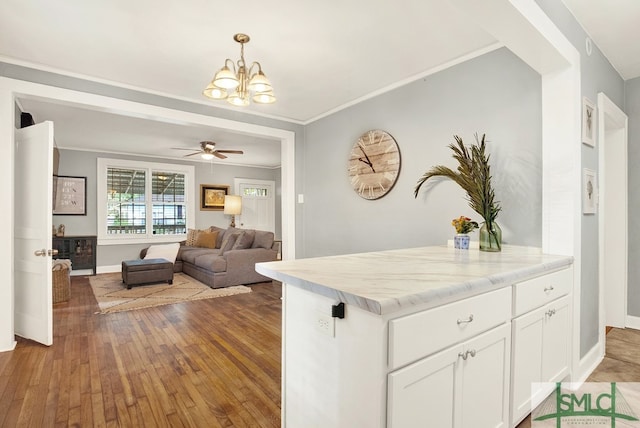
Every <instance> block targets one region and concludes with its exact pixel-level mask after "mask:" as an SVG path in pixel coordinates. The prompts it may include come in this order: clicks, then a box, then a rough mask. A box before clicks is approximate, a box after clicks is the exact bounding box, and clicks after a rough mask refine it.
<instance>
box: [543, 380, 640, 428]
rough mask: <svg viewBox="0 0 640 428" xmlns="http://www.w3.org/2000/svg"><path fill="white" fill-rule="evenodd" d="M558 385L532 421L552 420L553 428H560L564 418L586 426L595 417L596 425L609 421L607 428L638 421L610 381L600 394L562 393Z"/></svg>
mask: <svg viewBox="0 0 640 428" xmlns="http://www.w3.org/2000/svg"><path fill="white" fill-rule="evenodd" d="M561 385H562V384H561V383H560V382H558V383H556V387H555V389H554V392H553V393H552V394H551V395H550V396H549V397H548V398H547V399H546V400H545V401H544V402H543V403H542V404H541V405H540V407H538V408H537V409H536V410H535V412H534V415H532V417H533V420H534V421H544V420H549V419H555V421H556V428H561V426H562V425H561V423H562V422H561V421H562V419H563V418H565V421H567V422H569V420H568V418H570V419H571V422H574V423H575V422H580V421H582V422H583V423H584V424H585V425H593V424H594V419H595V418H598V419H600V422H599V424H602V423H604V422H605V421H606V420H607V419H608V420H609V421H610V425H609V426H610V427H612V428H615V426H616V419H624V420H627V421H637V420H638V418H637V417H636V415H635V413H634V412H633V410H632V409H631V406H630V405H629V403H628V402H627V400H625V398H624V396H623V395H622V393H621V392H620V390H619V389H618V387H617V386H616V382H611V388H610V390H609V391H607V392H602V393H599V394H594V393H592V392H591V393H582V394H581V393H578V392H565V391H563V390H562V388H561ZM538 415H540V416H538Z"/></svg>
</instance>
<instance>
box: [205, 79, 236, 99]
mask: <svg viewBox="0 0 640 428" xmlns="http://www.w3.org/2000/svg"><path fill="white" fill-rule="evenodd" d="M202 93H203V94H204V95H205V96H207V97H209V98H213V99H214V100H224V99H225V98H227V96H228V95H229V94H228V93H227V91H226V90H225V89H223V88H218V87H217V86H215V85H214V84H213V82H211V83H209V84H208V85H207V87H206V88H205V89H204V91H202Z"/></svg>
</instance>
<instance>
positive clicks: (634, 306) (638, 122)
mask: <svg viewBox="0 0 640 428" xmlns="http://www.w3.org/2000/svg"><path fill="white" fill-rule="evenodd" d="M625 93H626V99H625V106H624V111H625V113H627V116H628V117H629V140H628V154H629V159H628V162H629V165H628V170H629V195H628V196H629V200H628V202H629V277H628V283H629V287H628V293H627V298H628V309H629V315H633V316H636V317H640V264H638V263H637V261H638V260H640V243H638V237H640V224H638V222H636V221H633V220H634V218H633V216H632V215H633V213H637V212H640V194H639V193H638V191H637V188H636V187H635V184H637V183H640V170H639V169H638V165H640V77H638V78H635V79H632V80H627V81H626V83H625Z"/></svg>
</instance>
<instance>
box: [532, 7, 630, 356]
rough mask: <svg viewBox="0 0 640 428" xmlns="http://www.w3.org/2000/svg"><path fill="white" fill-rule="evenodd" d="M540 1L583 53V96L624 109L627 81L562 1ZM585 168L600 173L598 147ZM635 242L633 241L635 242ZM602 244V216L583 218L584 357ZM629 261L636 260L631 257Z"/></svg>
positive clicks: (586, 149)
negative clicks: (589, 45)
mask: <svg viewBox="0 0 640 428" xmlns="http://www.w3.org/2000/svg"><path fill="white" fill-rule="evenodd" d="M536 1H537V3H538V4H539V5H540V7H541V8H542V9H543V10H544V12H545V13H546V14H547V16H549V18H550V19H551V20H552V21H553V22H554V23H555V24H556V26H557V27H558V28H559V29H560V31H562V33H563V34H564V35H565V36H566V37H567V39H569V41H570V42H571V43H572V44H573V45H574V46H575V48H576V49H577V50H578V52H580V71H581V85H582V96H585V97H587V98H589V99H590V100H591V101H593V102H594V103H596V101H597V94H598V92H604V93H605V94H607V96H608V97H609V98H610V99H611V100H612V101H613V102H614V103H616V105H618V107H620V108H624V98H625V95H624V81H623V80H622V78H621V77H620V75H619V74H618V73H617V72H616V70H615V69H614V68H613V67H612V66H611V64H610V63H609V61H608V60H607V59H606V58H605V57H604V55H603V54H602V52H601V51H600V50H599V49H598V47H597V46H596V45H595V44H593V52H592V54H591V56H588V55H587V53H586V48H585V39H586V37H587V33H586V32H585V31H584V29H583V28H582V27H581V26H580V24H579V23H578V22H577V21H576V20H575V18H574V17H573V15H571V13H570V12H569V10H568V9H567V8H566V6H565V5H564V3H562V2H560V1H558V0H536ZM582 167H583V168H589V169H592V170H594V171H597V170H598V150H597V145H596V147H590V146H586V145H582ZM630 188H631V187H630ZM630 218H631V217H630ZM630 232H631V230H630ZM631 236H633V235H631ZM631 241H633V240H632V239H631V240H630V242H631ZM598 245H599V243H598V215H597V214H596V215H592V214H591V215H583V216H582V270H581V277H582V284H581V286H582V287H581V293H582V294H581V296H580V308H581V320H580V356H581V357H582V356H584V355H585V354H586V353H587V352H588V351H589V350H590V349H592V348H593V347H594V346H595V345H596V344H597V343H598V328H599V326H598V298H599V292H598ZM629 260H632V259H631V258H629ZM639 303H640V302H639Z"/></svg>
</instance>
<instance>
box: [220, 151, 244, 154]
mask: <svg viewBox="0 0 640 428" xmlns="http://www.w3.org/2000/svg"><path fill="white" fill-rule="evenodd" d="M216 152H218V153H233V154H236V155H243V154H244V152H243V151H242V150H216Z"/></svg>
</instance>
